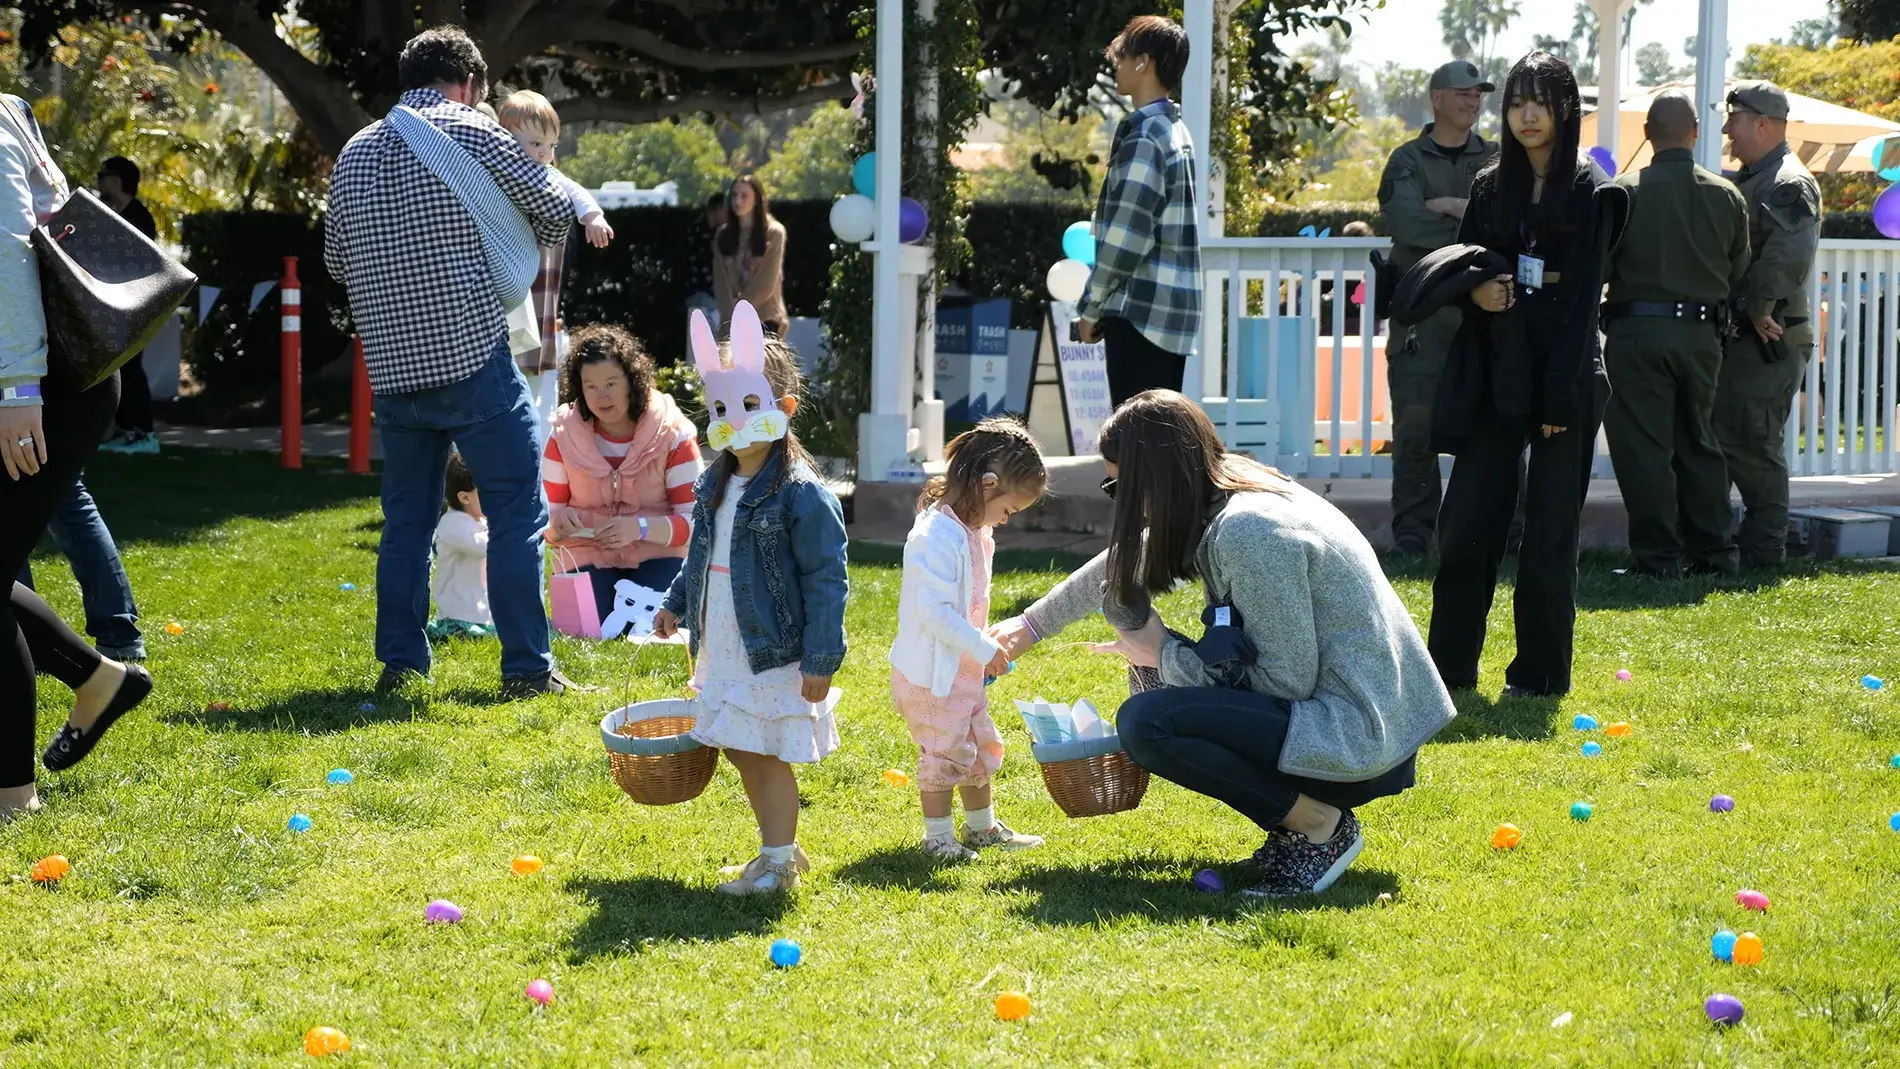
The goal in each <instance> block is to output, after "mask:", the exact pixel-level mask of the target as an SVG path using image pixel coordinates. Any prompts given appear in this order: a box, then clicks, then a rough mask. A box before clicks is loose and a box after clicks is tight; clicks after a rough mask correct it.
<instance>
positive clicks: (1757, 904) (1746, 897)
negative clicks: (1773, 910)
mask: <svg viewBox="0 0 1900 1069" xmlns="http://www.w3.org/2000/svg"><path fill="white" fill-rule="evenodd" d="M1735 904H1736V905H1738V906H1741V907H1742V908H1743V909H1752V910H1755V911H1757V912H1760V913H1766V912H1768V896H1767V895H1765V894H1762V893H1761V892H1760V891H1750V890H1747V889H1743V890H1740V891H1737V892H1735Z"/></svg>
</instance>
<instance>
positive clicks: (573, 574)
mask: <svg viewBox="0 0 1900 1069" xmlns="http://www.w3.org/2000/svg"><path fill="white" fill-rule="evenodd" d="M564 555H565V554H564ZM569 562H570V564H571V563H572V558H571V557H570V558H569ZM548 604H549V607H550V608H551V609H552V612H551V613H550V616H551V617H552V619H553V622H554V629H555V630H556V631H559V632H560V633H561V634H563V635H572V636H574V637H575V638H599V637H600V607H599V606H598V605H596V604H594V580H593V577H592V576H590V575H588V574H587V573H586V572H582V571H567V572H560V573H557V574H555V575H553V576H550V577H549V579H548Z"/></svg>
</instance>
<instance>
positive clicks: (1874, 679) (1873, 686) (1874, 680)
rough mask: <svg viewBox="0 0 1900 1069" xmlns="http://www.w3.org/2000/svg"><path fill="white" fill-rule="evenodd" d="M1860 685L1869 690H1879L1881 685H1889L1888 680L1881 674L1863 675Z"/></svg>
mask: <svg viewBox="0 0 1900 1069" xmlns="http://www.w3.org/2000/svg"><path fill="white" fill-rule="evenodd" d="M1860 685H1861V686H1863V687H1866V688H1867V689H1868V690H1879V689H1880V688H1881V687H1884V686H1886V685H1887V681H1886V680H1884V679H1882V678H1880V677H1879V676H1861V677H1860Z"/></svg>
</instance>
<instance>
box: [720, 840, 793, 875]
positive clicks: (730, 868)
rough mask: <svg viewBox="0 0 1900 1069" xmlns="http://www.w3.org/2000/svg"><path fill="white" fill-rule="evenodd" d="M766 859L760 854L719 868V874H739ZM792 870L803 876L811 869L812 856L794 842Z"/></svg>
mask: <svg viewBox="0 0 1900 1069" xmlns="http://www.w3.org/2000/svg"><path fill="white" fill-rule="evenodd" d="M764 860H765V857H764V855H760V856H758V857H755V858H753V859H752V860H750V861H748V862H746V863H745V864H743V865H727V866H726V867H725V868H722V869H720V870H719V875H721V876H737V875H739V874H741V873H744V872H749V871H751V869H752V868H753V866H755V865H757V864H758V863H759V862H761V861H764ZM792 871H794V872H796V873H798V874H799V875H801V876H803V875H804V874H805V873H807V872H810V871H811V858H808V857H806V856H805V848H804V847H802V846H798V845H796V844H794V845H793V847H792Z"/></svg>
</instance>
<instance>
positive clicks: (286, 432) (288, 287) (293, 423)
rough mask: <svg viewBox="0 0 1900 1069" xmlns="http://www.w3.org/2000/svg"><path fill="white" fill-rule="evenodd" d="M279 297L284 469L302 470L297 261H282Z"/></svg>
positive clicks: (300, 310) (300, 292) (300, 318)
mask: <svg viewBox="0 0 1900 1069" xmlns="http://www.w3.org/2000/svg"><path fill="white" fill-rule="evenodd" d="M277 292H278V296H279V297H280V299H281V303H282V305H283V315H284V319H283V360H282V365H281V366H280V367H279V369H278V374H279V375H280V376H281V377H282V379H283V394H282V398H281V402H282V403H281V405H280V407H281V409H282V413H281V418H282V423H283V445H282V447H281V454H282V458H283V463H284V467H286V468H302V467H303V283H302V282H299V281H298V280H297V258H296V257H295V256H286V257H284V280H283V282H282V283H280V284H279V286H278V289H277Z"/></svg>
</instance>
